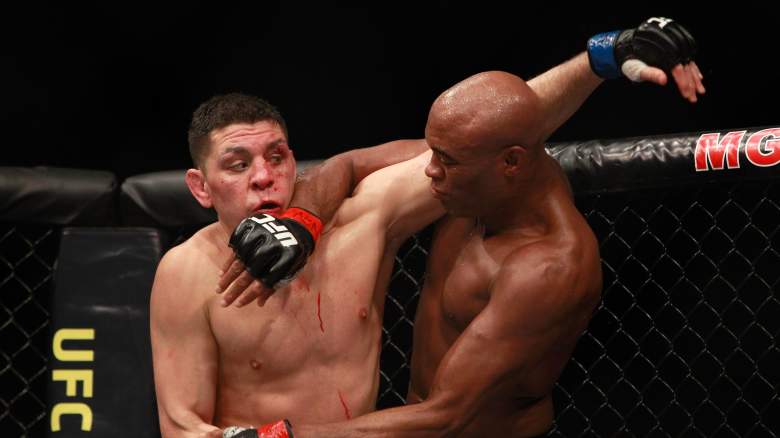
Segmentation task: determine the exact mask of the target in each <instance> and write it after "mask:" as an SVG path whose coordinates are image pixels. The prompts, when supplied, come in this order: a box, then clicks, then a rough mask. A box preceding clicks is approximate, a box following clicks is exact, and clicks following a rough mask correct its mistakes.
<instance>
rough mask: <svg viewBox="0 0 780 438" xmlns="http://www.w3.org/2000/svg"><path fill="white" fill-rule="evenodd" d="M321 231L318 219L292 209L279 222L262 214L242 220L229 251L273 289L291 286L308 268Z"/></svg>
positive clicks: (300, 210) (303, 211)
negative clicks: (292, 281) (290, 283)
mask: <svg viewBox="0 0 780 438" xmlns="http://www.w3.org/2000/svg"><path fill="white" fill-rule="evenodd" d="M321 230H322V222H321V221H320V220H319V218H317V217H316V216H315V215H313V214H311V213H309V212H307V211H305V210H302V209H299V208H291V209H289V210H287V211H286V212H285V213H284V214H283V215H282V216H280V217H279V218H276V217H274V216H271V215H270V214H262V215H258V216H252V217H248V218H246V219H244V220H242V221H241V223H239V224H238V226H237V227H236V229H235V230H233V234H232V235H231V236H230V247H231V248H233V251H234V252H235V253H236V256H237V257H238V259H239V260H241V261H242V262H243V263H244V265H245V266H246V269H247V270H248V271H249V273H250V274H252V276H253V277H255V278H256V279H258V280H260V281H261V282H262V283H263V284H264V285H265V286H266V287H270V288H274V287H279V286H282V285H284V284H287V283H288V282H290V281H291V280H292V279H293V278H294V277H295V275H296V274H297V273H298V271H299V270H300V269H301V268H302V267H303V265H305V264H306V259H307V258H308V257H309V255H310V254H311V253H312V251H314V244H315V243H316V240H317V238H319V234H320V231H321Z"/></svg>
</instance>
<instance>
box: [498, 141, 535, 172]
mask: <svg viewBox="0 0 780 438" xmlns="http://www.w3.org/2000/svg"><path fill="white" fill-rule="evenodd" d="M501 154H502V156H501V158H502V159H503V164H504V175H505V176H507V177H511V176H515V175H517V174H518V173H520V170H521V169H522V168H523V167H525V166H524V163H525V161H526V160H527V157H528V150H527V149H526V147H525V146H520V145H516V146H509V147H507V148H504V150H503V151H501Z"/></svg>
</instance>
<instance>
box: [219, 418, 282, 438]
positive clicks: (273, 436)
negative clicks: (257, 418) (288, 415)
mask: <svg viewBox="0 0 780 438" xmlns="http://www.w3.org/2000/svg"><path fill="white" fill-rule="evenodd" d="M222 438H293V432H292V425H291V424H290V422H289V421H287V420H282V421H277V422H276V423H269V424H266V425H264V426H261V427H259V428H257V429H245V428H243V427H238V426H230V427H228V428H226V429H225V430H223V431H222Z"/></svg>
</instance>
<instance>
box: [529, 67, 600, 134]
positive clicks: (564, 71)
mask: <svg viewBox="0 0 780 438" xmlns="http://www.w3.org/2000/svg"><path fill="white" fill-rule="evenodd" d="M603 81H604V80H603V79H601V78H600V77H598V76H596V74H595V73H593V71H592V70H591V68H590V63H589V62H588V54H587V53H586V52H582V53H580V54H579V55H577V56H575V57H574V58H572V59H570V60H568V61H566V62H564V63H563V64H560V65H558V66H556V67H553V68H551V69H550V70H548V71H546V72H544V73H542V74H541V75H539V76H537V77H535V78H533V79H531V80H530V81H528V85H529V86H530V87H531V89H533V90H534V91H535V92H536V94H537V95H538V96H539V99H541V101H542V108H543V111H544V117H543V118H542V120H544V129H543V132H544V135H543V136H542V141H546V140H547V139H548V138H549V137H550V135H552V133H553V132H555V130H556V129H558V128H559V127H560V126H561V125H563V124H564V123H565V122H566V121H567V120H569V118H570V117H571V116H572V115H573V114H574V113H575V112H576V111H577V109H579V107H580V106H581V105H582V104H583V103H584V102H585V100H586V99H587V98H588V96H590V95H591V93H593V91H594V90H595V89H596V88H597V87H598V86H599V85H600V84H601V83H602V82H603Z"/></svg>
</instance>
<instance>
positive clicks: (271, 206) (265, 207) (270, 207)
mask: <svg viewBox="0 0 780 438" xmlns="http://www.w3.org/2000/svg"><path fill="white" fill-rule="evenodd" d="M281 208H282V206H281V204H279V203H278V202H273V201H265V202H263V203H262V204H260V206H259V207H257V208H256V209H255V211H254V213H273V212H275V211H278V210H280V209H281Z"/></svg>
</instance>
